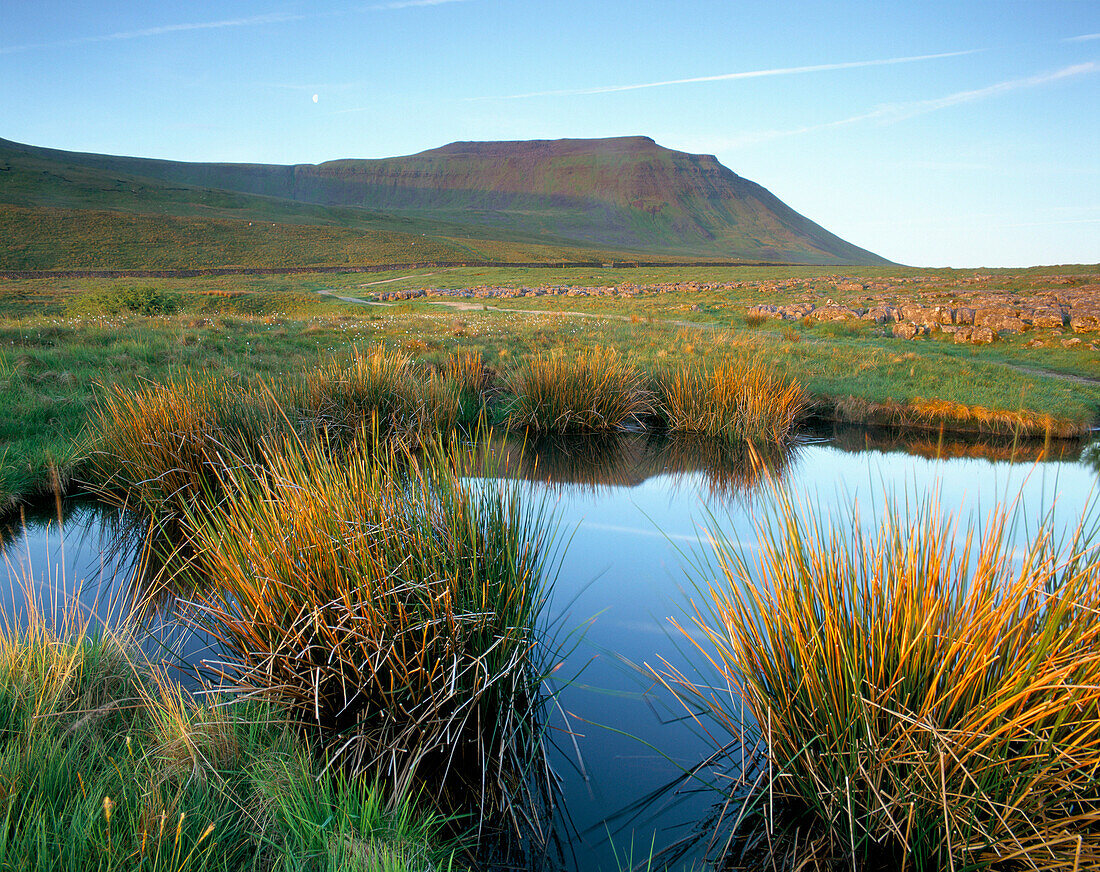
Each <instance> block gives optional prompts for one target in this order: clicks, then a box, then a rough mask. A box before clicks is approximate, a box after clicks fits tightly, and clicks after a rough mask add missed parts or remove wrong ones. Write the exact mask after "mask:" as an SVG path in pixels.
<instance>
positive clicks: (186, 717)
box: [0, 580, 453, 872]
mask: <svg viewBox="0 0 1100 872" xmlns="http://www.w3.org/2000/svg"><path fill="white" fill-rule="evenodd" d="M26 582H29V580H26V581H25V584H24V591H22V593H23V594H24V596H25V599H24V603H25V606H26V609H25V614H24V615H23V616H22V618H23V620H22V621H21V622H19V623H16V622H15V621H14V619H9V616H7V615H5V616H4V618H3V619H0V620H2V621H3V631H2V632H0V817H2V819H3V821H4V826H3V827H0V866H3V867H4V868H5V869H8V868H10V869H40V870H58V872H60V870H70V869H134V870H148V872H190V870H196V872H197V870H221V872H231V870H240V872H244V870H249V869H255V868H258V867H262V868H265V869H272V870H286V872H292V870H301V869H303V868H310V869H314V868H316V869H363V870H378V872H381V870H384V869H414V868H415V869H421V870H432V869H443V868H450V861H451V860H452V859H453V856H451V855H452V854H453V851H451V850H449V849H448V847H447V845H446V843H445V842H443V841H442V840H441V838H440V835H441V827H440V820H439V818H438V817H436V816H433V815H425V814H423V813H422V812H420V811H418V810H417V809H416V808H415V806H414V805H413V804H412V803H411V802H410V801H409V799H408V797H407V796H400V795H396V794H393V793H389V792H387V791H386V790H385V789H384V786H383V785H381V784H378V783H375V782H372V781H369V780H368V781H362V780H353V779H350V778H347V777H345V776H344V775H343V774H342V773H339V772H334V771H333V770H332V769H330V768H328V767H327V766H326V760H325V759H324V758H323V757H322V758H315V757H313V756H311V755H310V754H309V749H308V748H307V747H306V746H305V745H304V743H302V742H301V741H300V740H298V739H297V738H296V736H295V734H294V733H293V732H292V731H291V730H289V729H288V728H287V726H286V724H285V720H284V719H282V718H280V717H278V716H276V714H275V712H274V711H272V710H270V709H268V708H266V707H264V706H261V705H256V704H254V703H251V702H240V701H238V702H234V703H233V704H232V705H229V704H226V700H224V699H223V700H221V704H217V705H215V704H211V703H210V700H211V697H206V700H207V701H206V702H204V703H200V702H197V701H196V700H195V699H194V698H192V697H191V695H190V694H187V693H185V692H183V691H182V690H181V689H180V688H179V687H177V686H175V685H174V684H172V682H171V681H170V680H168V678H167V677H166V674H165V673H164V672H163V671H156V670H153V669H152V668H151V667H150V666H149V664H148V663H147V662H146V661H145V660H144V659H143V658H142V655H141V652H140V649H139V648H138V647H136V646H134V645H133V644H132V643H133V637H132V634H130V633H127V634H126V635H121V636H120V635H118V634H116V633H112V632H108V631H98V630H95V631H93V629H92V626H91V623H90V620H89V619H88V617H87V616H84V615H81V613H80V612H79V611H78V610H77V607H76V606H75V605H73V603H69V604H68V605H67V607H66V608H64V609H63V611H62V612H61V613H60V614H52V613H50V612H48V611H47V609H45V608H44V607H43V606H42V604H41V603H39V602H38V601H37V599H36V596H35V594H34V593H33V585H32V584H30V583H26ZM73 602H75V599H74V601H73ZM120 629H122V630H128V629H129V630H132V628H128V627H127V626H125V625H124V626H123V627H121V628H120Z"/></svg>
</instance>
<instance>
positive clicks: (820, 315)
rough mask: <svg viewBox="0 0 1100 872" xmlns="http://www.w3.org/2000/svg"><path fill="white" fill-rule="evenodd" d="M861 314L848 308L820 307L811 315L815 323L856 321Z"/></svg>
mask: <svg viewBox="0 0 1100 872" xmlns="http://www.w3.org/2000/svg"><path fill="white" fill-rule="evenodd" d="M859 315H860V313H859V312H857V311H856V310H855V309H849V308H848V307H847V306H835V305H830V306H820V307H818V308H817V309H814V310H813V311H811V312H810V313H809V316H810V318H812V319H813V320H815V321H855V320H857V319H858V318H859Z"/></svg>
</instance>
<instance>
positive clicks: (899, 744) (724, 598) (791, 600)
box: [656, 493, 1100, 870]
mask: <svg viewBox="0 0 1100 872" xmlns="http://www.w3.org/2000/svg"><path fill="white" fill-rule="evenodd" d="M1011 526H1012V521H1011V519H1009V518H1008V516H1007V515H1006V514H1005V512H1004V511H1003V510H997V511H995V512H994V513H993V514H992V515H991V516H990V517H989V518H987V519H986V521H985V523H984V524H982V525H981V526H980V527H978V526H975V525H974V524H973V523H972V524H970V525H963V524H961V523H959V522H958V520H957V519H954V518H946V519H945V518H944V517H943V516H942V507H941V506H940V504H939V503H938V502H937V501H936V499H935V498H928V497H925V498H922V499H917V500H916V501H915V503H914V504H908V503H907V504H905V505H904V506H903V505H902V504H901V503H900V502H894V501H890V500H887V502H886V505H885V506H884V507H883V518H882V521H881V522H880V523H879V524H876V525H874V526H871V527H868V526H865V525H863V524H861V522H860V518H859V516H858V514H857V513H856V512H855V510H854V509H853V511H852V515H851V517H842V518H834V519H832V520H826V519H824V518H822V517H821V516H820V515H818V514H817V513H816V511H815V510H814V509H813V508H812V507H806V508H803V507H800V506H795V505H794V503H793V502H792V499H791V497H789V496H788V495H786V494H783V493H780V494H779V500H778V508H776V509H775V510H773V512H772V513H771V515H770V516H769V517H767V518H766V519H765V520H763V521H761V523H760V524H759V527H758V541H759V543H760V546H761V548H760V550H759V552H755V553H752V554H750V553H749V552H747V551H746V550H744V549H742V548H741V547H740V546H738V545H737V544H735V543H732V542H728V541H726V540H724V539H722V538H720V537H719V538H718V539H717V540H715V542H714V556H713V560H709V561H708V560H706V559H705V558H704V559H703V561H702V562H701V563H700V564H699V565H698V566H697V572H698V576H697V577H698V581H699V585H700V587H699V590H698V598H697V599H696V600H694V601H693V603H692V606H691V611H690V623H688V624H685V625H684V626H683V630H684V632H685V634H686V635H687V636H688V638H689V639H690V640H691V643H692V644H693V645H695V646H696V647H697V648H698V651H699V653H700V655H701V657H702V658H704V659H703V667H704V668H703V673H704V676H703V677H702V678H701V679H700V680H699V681H693V680H691V679H689V678H687V677H686V676H685V675H684V674H683V673H682V672H679V671H677V670H674V669H666V670H664V671H658V672H657V673H656V674H657V675H658V677H659V679H660V680H661V681H663V682H664V683H665V684H666V686H667V687H669V688H670V689H671V690H672V691H673V693H675V694H676V695H678V696H679V697H680V699H681V700H682V701H683V703H684V704H685V706H687V707H688V709H689V710H690V711H692V712H695V713H696V717H698V718H699V719H700V723H702V724H704V726H705V728H706V729H707V730H708V734H709V735H711V736H712V737H713V738H714V741H715V742H716V744H717V746H719V747H721V746H723V745H727V743H729V747H731V748H733V749H734V750H733V752H732V753H731V755H730V756H731V757H733V758H736V757H737V754H738V749H740V754H741V758H740V762H741V763H742V764H743V763H745V761H746V759H747V760H748V761H749V765H747V766H745V768H744V770H743V772H742V774H741V776H740V779H735V781H734V782H733V786H732V787H730V788H729V790H730V793H731V795H732V796H735V797H736V798H737V799H738V800H739V801H744V802H745V803H746V806H745V810H744V811H743V812H741V813H738V811H737V810H736V809H735V810H733V811H731V812H730V813H729V814H728V815H726V816H725V819H726V825H727V826H729V825H730V824H731V823H732V821H733V819H734V818H737V819H739V820H740V822H741V825H740V827H739V828H736V831H735V833H734V835H733V836H732V837H729V838H730V841H727V838H728V837H727V835H726V834H725V833H723V834H722V835H721V837H720V838H718V839H717V843H718V844H722V843H726V844H727V845H728V846H731V847H730V853H729V859H730V860H731V861H732V862H733V863H734V865H735V867H736V868H754V869H755V868H765V867H767V868H772V865H773V864H774V865H775V868H779V869H794V868H806V867H808V866H810V867H812V868H816V869H836V870H843V869H850V868H859V869H906V868H909V869H914V870H921V869H940V870H943V869H958V870H963V869H966V870H977V869H1012V868H1028V869H1054V868H1058V869H1097V868H1100V782H1098V781H1097V779H1096V773H1097V771H1100V735H1098V724H1100V648H1098V642H1100V617H1098V615H1100V612H1098V610H1097V607H1098V606H1100V563H1098V562H1097V561H1096V559H1095V546H1094V545H1092V544H1090V539H1089V535H1088V532H1087V531H1085V530H1084V529H1082V530H1079V531H1078V534H1077V535H1076V536H1074V537H1072V538H1071V540H1070V541H1056V540H1055V539H1054V538H1053V533H1052V531H1051V528H1050V526H1048V525H1042V526H1040V528H1039V529H1038V530H1037V531H1035V533H1034V535H1033V538H1032V540H1031V543H1030V545H1028V546H1026V547H1024V548H1022V549H1020V550H1017V549H1014V548H1013V547H1011V545H1010V543H1009V541H1008V531H1009V529H1010V527H1011ZM746 719H747V720H748V723H747V724H746V723H744V721H745V720H746ZM754 752H755V753H754ZM756 754H759V755H761V756H760V757H757V756H756ZM735 765H736V764H735ZM721 802H722V801H721V800H720V804H721Z"/></svg>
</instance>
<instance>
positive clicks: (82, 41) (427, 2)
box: [0, 0, 467, 55]
mask: <svg viewBox="0 0 1100 872" xmlns="http://www.w3.org/2000/svg"><path fill="white" fill-rule="evenodd" d="M464 2H467V0H391V2H389V3H379V4H375V5H371V6H360V7H353V8H348V9H338V10H334V11H330V12H320V13H308V14H299V13H292V12H270V13H267V14H266V15H253V16H251V17H249V18H225V19H222V20H220V21H197V22H190V23H184V24H163V25H160V26H159V27H146V28H142V29H140V30H120V31H118V32H116V33H104V34H97V35H94V36H77V37H73V38H72V39H62V40H56V41H54V42H32V43H26V44H24V45H8V46H0V55H3V54H14V53H16V52H23V51H34V50H36V49H49V48H70V47H72V46H77V45H90V44H92V43H97V42H115V41H119V40H127V39H144V38H146V37H150V36H164V35H166V34H169V33H183V32H186V31H189V30H220V29H222V28H226V27H256V26H259V25H264V24H285V23H287V22H292V21H303V20H305V19H307V18H322V17H332V16H338V15H346V14H348V13H351V12H363V11H373V12H379V11H383V10H389V9H406V8H409V7H412V6H440V5H442V4H444V3H464Z"/></svg>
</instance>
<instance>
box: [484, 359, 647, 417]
mask: <svg viewBox="0 0 1100 872" xmlns="http://www.w3.org/2000/svg"><path fill="white" fill-rule="evenodd" d="M506 388H507V390H508V391H509V392H510V393H511V394H512V395H513V397H514V399H513V400H512V403H511V408H510V409H509V411H508V424H509V426H510V427H515V428H524V427H528V428H531V429H533V430H538V431H545V432H556V433H567V432H593V431H600V430H615V429H621V428H623V427H626V426H628V425H630V424H632V423H635V422H636V421H637V420H638V419H639V417H641V416H642V415H645V414H646V413H648V412H649V410H650V403H649V395H648V393H647V391H646V390H645V386H644V382H643V378H642V374H641V372H640V371H639V370H638V369H637V367H635V366H634V365H633V364H631V363H630V362H629V361H627V360H626V359H624V358H623V357H622V356H621V355H620V354H619V353H618V352H617V351H615V350H614V349H611V348H584V349H580V350H578V351H577V352H575V353H573V354H565V353H560V352H559V353H554V354H536V355H534V356H532V357H529V358H527V359H525V360H523V361H521V362H520V363H519V364H517V365H516V366H515V367H514V368H513V369H512V370H511V371H510V372H509V373H508V374H507V376H506Z"/></svg>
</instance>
